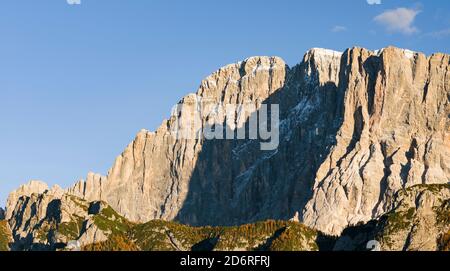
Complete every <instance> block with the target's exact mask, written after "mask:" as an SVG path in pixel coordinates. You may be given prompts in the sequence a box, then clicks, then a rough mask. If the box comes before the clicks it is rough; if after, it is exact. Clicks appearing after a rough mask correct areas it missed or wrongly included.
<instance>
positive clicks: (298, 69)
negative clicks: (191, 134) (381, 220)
mask: <svg viewBox="0 0 450 271" xmlns="http://www.w3.org/2000/svg"><path fill="white" fill-rule="evenodd" d="M305 65H306V64H305V63H302V64H300V65H297V66H295V67H294V68H292V69H289V70H288V72H287V73H286V80H285V82H286V83H285V85H284V86H283V87H282V88H281V89H278V90H277V91H275V92H274V93H273V94H272V95H271V96H270V97H269V98H268V99H266V100H265V101H264V102H263V104H267V105H268V108H269V114H270V113H271V112H270V108H271V107H270V105H271V104H279V108H280V144H279V146H278V148H277V149H276V150H273V151H262V150H260V143H261V142H262V141H263V140H262V139H261V138H258V139H256V140H251V139H243V140H238V139H235V140H220V139H213V140H205V141H204V142H203V146H202V150H201V152H200V154H199V156H198V160H197V162H196V167H195V169H194V171H193V174H192V177H191V180H190V183H189V190H188V195H187V198H186V200H185V202H184V203H183V207H182V208H181V210H180V211H179V213H178V215H177V216H176V218H175V220H176V221H178V222H180V223H182V224H188V225H193V226H205V225H211V226H230V225H240V224H247V223H254V222H256V221H262V220H267V219H281V220H287V219H290V218H292V217H294V216H295V214H296V213H297V212H298V213H299V215H300V216H301V212H302V210H303V208H304V206H305V205H306V203H307V202H308V200H309V199H310V198H311V197H312V187H313V185H314V180H315V174H316V171H317V169H318V167H319V166H320V165H321V164H322V163H323V161H324V160H325V159H326V157H327V155H328V154H329V152H330V149H331V147H332V146H333V145H334V144H335V143H336V142H335V135H336V132H337V131H338V129H339V127H340V126H341V124H342V119H343V117H342V114H343V108H342V107H343V105H342V101H343V93H344V92H343V91H342V90H340V88H338V86H336V84H335V83H334V82H328V83H325V84H323V85H319V84H318V82H314V80H317V78H316V76H315V75H314V74H313V75H308V74H307V72H306V67H305ZM341 76H343V75H341ZM259 113H260V111H258V112H255V113H254V114H259ZM250 119H251V117H250V118H248V119H247V122H246V124H245V127H246V132H247V133H246V135H247V136H248V128H249V120H250ZM269 120H270V117H269ZM221 126H222V127H225V123H222V124H220V125H217V127H221ZM269 126H270V123H269ZM214 128H216V127H214ZM225 129H226V128H223V130H224V134H225Z"/></svg>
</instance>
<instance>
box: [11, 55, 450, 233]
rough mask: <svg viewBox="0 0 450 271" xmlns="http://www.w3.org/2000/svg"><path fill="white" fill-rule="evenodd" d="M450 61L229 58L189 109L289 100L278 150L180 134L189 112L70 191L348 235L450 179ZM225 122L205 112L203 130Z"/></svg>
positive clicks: (136, 212) (194, 217)
mask: <svg viewBox="0 0 450 271" xmlns="http://www.w3.org/2000/svg"><path fill="white" fill-rule="evenodd" d="M449 62H450V56H449V55H444V54H434V55H432V56H430V57H426V56H425V55H423V54H420V53H411V52H409V51H406V50H402V49H398V48H393V47H389V48H386V49H383V50H381V51H379V52H372V51H368V50H366V49H362V48H352V49H349V50H347V51H345V52H344V53H342V54H341V53H338V52H333V51H329V50H324V49H312V50H310V51H308V52H307V53H306V55H305V57H304V59H303V61H302V62H301V63H300V64H299V65H297V66H295V67H292V68H289V67H287V66H286V64H285V63H284V62H283V61H282V60H281V59H280V58H276V57H252V58H249V59H247V60H245V61H243V62H239V63H236V64H231V65H228V66H226V67H224V68H222V69H220V70H218V71H217V72H215V73H213V74H212V75H210V76H209V77H207V78H206V79H205V80H203V81H202V83H201V85H200V87H199V89H198V91H197V93H196V94H191V95H188V96H186V97H185V98H183V99H182V100H181V101H180V105H182V106H185V107H189V106H191V105H192V104H195V101H197V100H199V99H200V100H203V101H206V100H207V101H208V102H210V103H215V104H253V105H255V110H259V109H260V108H261V104H265V103H267V104H279V108H280V127H279V130H280V138H279V147H278V149H276V150H271V151H262V150H261V149H260V140H248V139H247V140H245V139H242V140H205V139H176V138H174V137H173V136H172V134H171V131H172V129H173V128H174V127H175V126H177V125H178V126H181V127H188V123H189V122H190V121H191V120H192V116H191V115H189V114H185V113H184V112H183V113H182V114H179V115H178V114H174V115H172V117H171V118H170V119H169V120H166V121H164V122H163V124H162V125H161V127H160V128H159V129H158V130H157V131H156V132H148V131H145V130H143V131H141V132H140V133H138V135H137V136H136V138H135V140H134V141H133V142H132V143H131V144H130V145H128V147H127V148H126V149H125V151H124V152H123V153H122V154H121V155H120V156H119V157H118V158H117V159H116V161H115V163H114V165H113V167H112V168H111V169H110V171H109V173H108V175H107V176H106V177H105V176H100V175H96V174H89V175H88V178H87V180H86V181H80V182H78V183H77V184H75V185H74V186H73V187H71V188H69V189H68V190H67V193H69V194H72V195H76V196H78V197H81V198H83V199H85V200H87V201H97V200H102V201H105V202H107V203H108V204H109V205H111V206H112V207H113V208H114V209H115V210H116V211H117V212H118V213H120V214H121V215H123V216H124V217H126V218H127V219H129V220H131V221H135V222H146V221H149V220H152V219H164V220H177V221H180V222H182V223H187V224H191V225H232V224H243V223H247V222H254V221H257V220H264V219H270V218H271V219H290V218H292V217H294V216H296V217H298V218H299V220H300V221H303V222H304V223H306V224H307V225H308V226H311V227H313V228H316V229H318V230H321V231H323V232H325V233H328V234H336V235H337V234H340V232H341V231H342V230H343V229H344V228H345V227H347V226H348V225H352V224H356V223H358V222H367V221H369V220H371V219H374V218H377V217H380V216H381V215H382V214H384V213H386V212H388V211H389V210H390V209H391V208H392V201H393V195H394V194H395V192H397V191H398V190H400V189H402V188H405V187H410V186H413V185H416V184H430V183H447V182H448V181H449V180H450V167H449V164H450V160H449V159H450V143H449V142H450V131H449V124H450V122H449V115H450V107H449V100H450V86H449V84H450V72H449ZM234 113H236V112H234ZM255 113H256V112H253V114H255ZM235 115H236V114H235ZM211 120H212V122H211ZM223 122H224V119H223V118H214V117H213V116H210V115H207V116H202V119H201V124H202V126H208V125H221V124H223ZM247 122H248V120H247V119H245V118H244V119H238V118H236V119H235V123H234V124H235V126H236V127H242V126H244V127H245V125H248V123H247ZM219 127H220V126H219ZM39 189H40V188H39ZM39 189H37V190H39ZM22 190H23V191H22V192H20V191H19V192H14V193H13V194H12V196H10V200H8V206H7V218H8V217H11V215H12V210H14V206H15V205H16V202H17V199H18V196H17V195H20V194H24V193H29V192H27V191H25V190H26V189H22ZM8 214H9V216H8ZM296 214H297V215H296Z"/></svg>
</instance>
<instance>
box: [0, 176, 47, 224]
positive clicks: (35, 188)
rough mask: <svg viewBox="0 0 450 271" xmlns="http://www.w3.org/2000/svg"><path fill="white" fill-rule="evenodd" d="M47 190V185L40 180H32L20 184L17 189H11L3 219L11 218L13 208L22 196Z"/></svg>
mask: <svg viewBox="0 0 450 271" xmlns="http://www.w3.org/2000/svg"><path fill="white" fill-rule="evenodd" d="M46 190H48V185H47V184H46V183H44V182H42V181H36V180H32V181H30V182H29V183H27V184H24V185H22V186H20V187H19V188H18V189H17V190H14V191H12V192H11V193H10V194H9V196H8V199H7V201H6V213H5V219H6V220H9V219H11V217H12V215H13V211H14V208H15V206H16V204H17V202H18V200H19V198H20V197H22V196H31V195H32V194H42V193H44V192H45V191H46Z"/></svg>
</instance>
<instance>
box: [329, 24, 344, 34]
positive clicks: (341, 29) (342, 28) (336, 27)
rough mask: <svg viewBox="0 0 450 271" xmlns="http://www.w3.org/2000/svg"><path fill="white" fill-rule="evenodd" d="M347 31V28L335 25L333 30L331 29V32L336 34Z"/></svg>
mask: <svg viewBox="0 0 450 271" xmlns="http://www.w3.org/2000/svg"><path fill="white" fill-rule="evenodd" d="M344 31H347V27H345V26H342V25H335V26H333V28H331V32H334V33H338V32H344Z"/></svg>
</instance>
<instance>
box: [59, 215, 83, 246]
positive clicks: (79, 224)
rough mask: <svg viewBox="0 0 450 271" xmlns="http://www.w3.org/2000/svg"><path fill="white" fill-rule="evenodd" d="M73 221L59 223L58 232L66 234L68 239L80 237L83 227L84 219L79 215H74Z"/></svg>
mask: <svg viewBox="0 0 450 271" xmlns="http://www.w3.org/2000/svg"><path fill="white" fill-rule="evenodd" d="M74 219H75V220H73V221H70V222H66V223H61V224H59V225H58V233H59V234H61V235H64V236H66V237H67V238H68V240H76V239H78V238H79V237H80V234H81V230H82V228H83V222H84V219H83V218H82V217H79V216H76V215H75V216H74Z"/></svg>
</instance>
